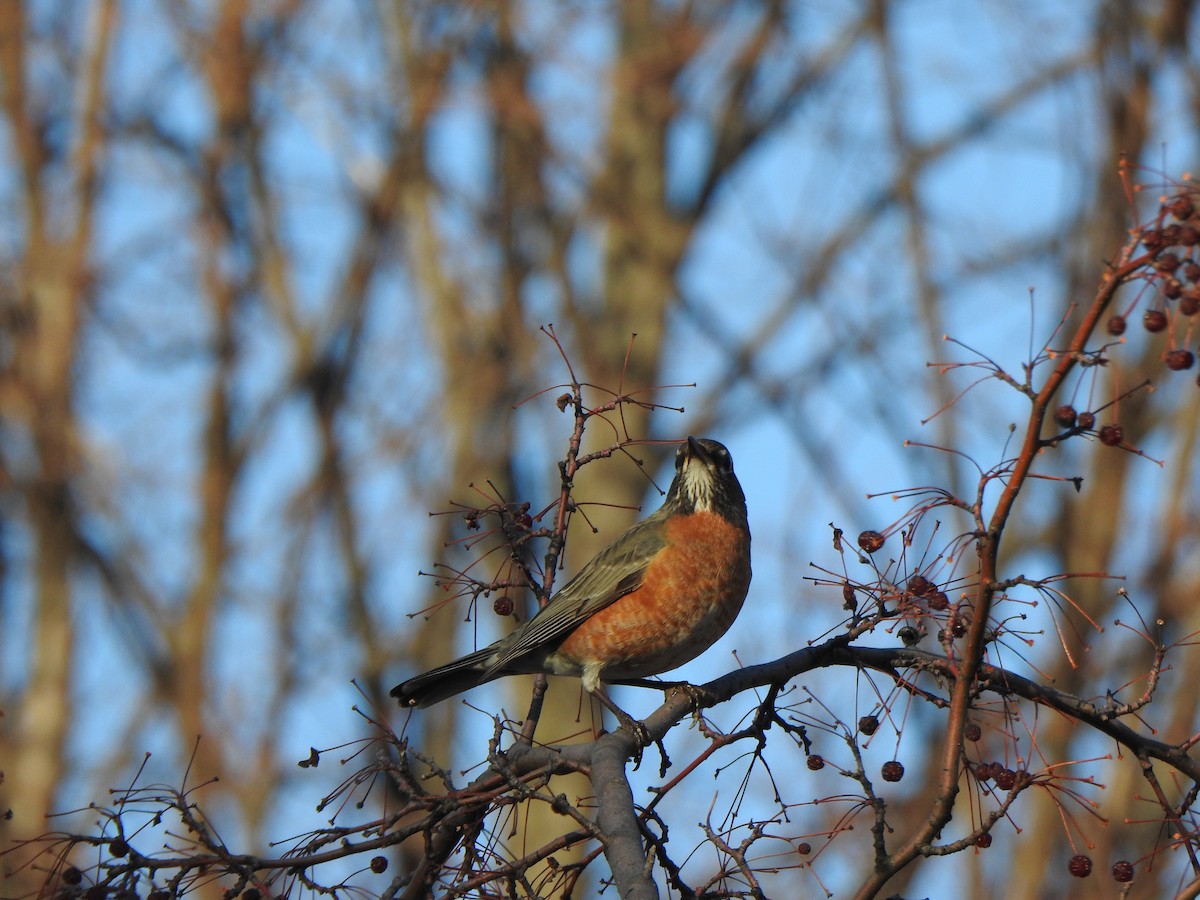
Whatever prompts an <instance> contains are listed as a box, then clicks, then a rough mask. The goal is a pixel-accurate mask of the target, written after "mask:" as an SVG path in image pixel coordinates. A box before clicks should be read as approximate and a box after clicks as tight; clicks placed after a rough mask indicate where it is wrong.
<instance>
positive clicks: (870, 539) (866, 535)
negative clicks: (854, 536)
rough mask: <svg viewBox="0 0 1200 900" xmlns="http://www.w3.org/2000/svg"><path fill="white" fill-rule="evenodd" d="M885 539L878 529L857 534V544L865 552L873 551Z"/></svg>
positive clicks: (881, 544) (880, 545)
mask: <svg viewBox="0 0 1200 900" xmlns="http://www.w3.org/2000/svg"><path fill="white" fill-rule="evenodd" d="M885 540H887V539H886V538H885V537H884V536H883V535H882V534H880V533H879V532H878V531H864V532H863V533H862V534H860V535H859V536H858V546H860V547H861V548H862V549H863V550H865V551H866V552H867V553H874V552H875V551H876V550H878V549H879V548H880V547H882V546H883V542H884V541H885Z"/></svg>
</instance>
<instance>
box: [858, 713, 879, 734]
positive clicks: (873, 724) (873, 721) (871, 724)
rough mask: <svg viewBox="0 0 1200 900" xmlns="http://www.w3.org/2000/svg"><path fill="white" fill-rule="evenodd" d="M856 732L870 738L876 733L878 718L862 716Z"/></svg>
mask: <svg viewBox="0 0 1200 900" xmlns="http://www.w3.org/2000/svg"><path fill="white" fill-rule="evenodd" d="M858 730H859V731H861V732H862V733H863V734H865V735H866V736H867V737H870V736H871V735H873V734H874V733H875V732H876V731H878V730H879V717H878V716H863V717H862V718H861V719H859V720H858Z"/></svg>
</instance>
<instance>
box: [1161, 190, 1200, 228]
mask: <svg viewBox="0 0 1200 900" xmlns="http://www.w3.org/2000/svg"><path fill="white" fill-rule="evenodd" d="M1167 211H1168V212H1170V213H1171V215H1172V216H1174V217H1175V218H1176V219H1178V220H1179V221H1180V222H1182V221H1184V220H1185V219H1190V218H1191V217H1192V213H1194V212H1195V211H1196V207H1195V206H1193V205H1192V199H1191V197H1189V196H1188V195H1187V194H1180V195H1178V196H1177V197H1172V198H1171V202H1170V203H1168V204H1167Z"/></svg>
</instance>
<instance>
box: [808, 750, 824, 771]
mask: <svg viewBox="0 0 1200 900" xmlns="http://www.w3.org/2000/svg"><path fill="white" fill-rule="evenodd" d="M807 765H808V767H809V769H811V770H812V771H814V772H820V771H821V770H822V769H823V768H825V757H823V756H821V754H819V753H813V754H811V755H810V756H809V757H808V762H807Z"/></svg>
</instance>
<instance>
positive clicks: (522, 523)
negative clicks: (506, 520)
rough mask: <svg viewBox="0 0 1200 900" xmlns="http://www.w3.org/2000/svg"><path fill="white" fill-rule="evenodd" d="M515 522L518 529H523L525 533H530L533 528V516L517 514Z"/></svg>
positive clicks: (514, 518)
mask: <svg viewBox="0 0 1200 900" xmlns="http://www.w3.org/2000/svg"><path fill="white" fill-rule="evenodd" d="M513 522H515V523H516V525H517V527H518V528H523V529H524V530H525V531H528V530H529V529H530V528H532V527H533V516H531V515H529V513H524V512H523V513H517V514H516V515H515V516H513Z"/></svg>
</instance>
